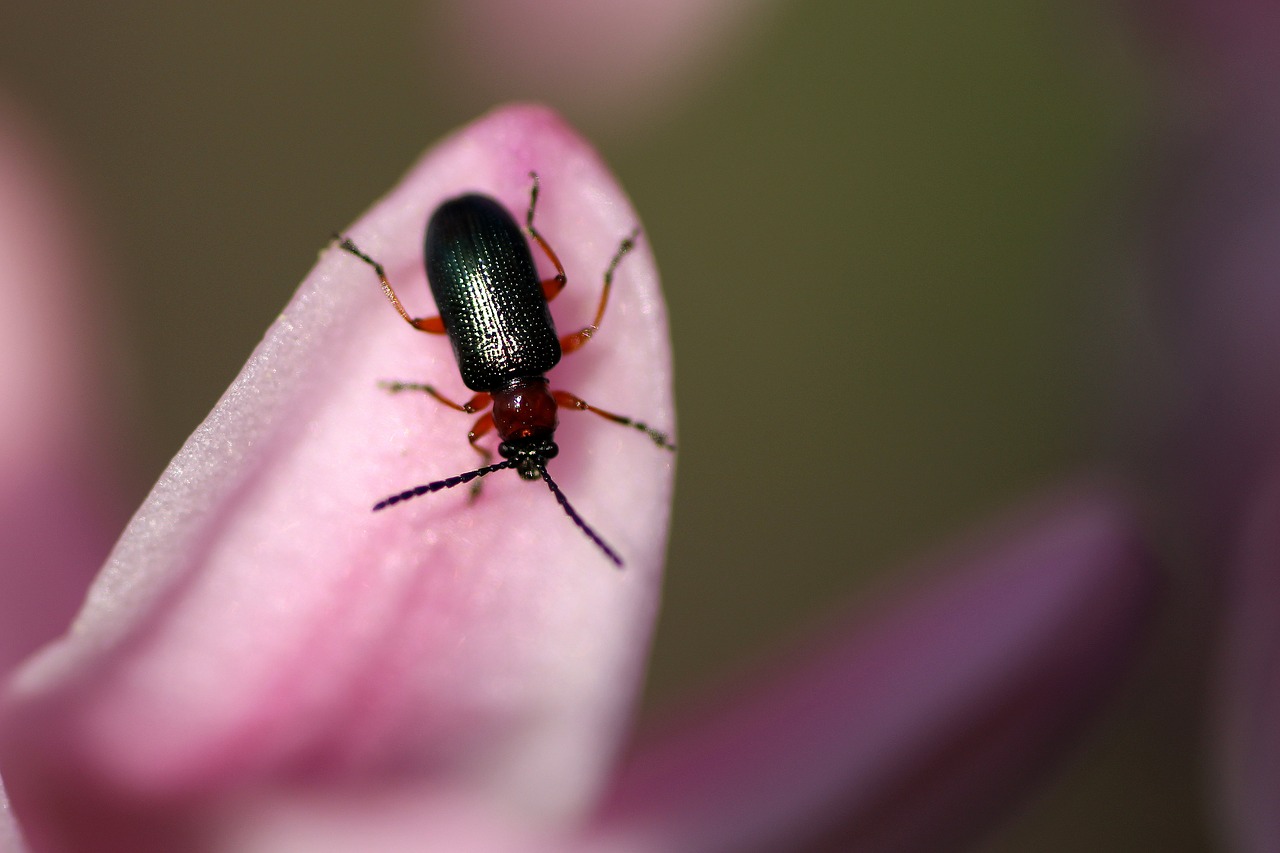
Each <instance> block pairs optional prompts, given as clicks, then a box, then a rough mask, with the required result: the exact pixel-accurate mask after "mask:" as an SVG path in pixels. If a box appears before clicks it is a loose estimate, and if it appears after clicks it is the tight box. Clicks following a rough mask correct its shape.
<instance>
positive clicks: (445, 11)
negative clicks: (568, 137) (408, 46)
mask: <svg viewBox="0 0 1280 853" xmlns="http://www.w3.org/2000/svg"><path fill="white" fill-rule="evenodd" d="M773 5H774V4H773V3H771V2H768V0H648V2H644V3H636V2H628V0H594V1H593V0H543V2H540V3H519V2H511V0H469V2H449V3H435V4H431V5H429V6H428V7H427V10H428V12H429V14H428V19H427V21H426V24H425V34H426V39H427V42H428V56H429V57H430V59H431V61H432V63H433V79H435V80H437V81H443V85H442V86H440V87H439V89H440V91H441V92H443V93H445V94H448V93H457V95H458V96H459V97H463V98H467V99H468V105H470V103H471V102H473V101H474V100H475V99H476V98H477V92H479V93H482V94H481V95H480V97H481V98H482V99H483V100H486V101H487V100H491V99H494V98H497V99H499V100H501V99H509V98H537V99H539V100H547V101H550V102H551V103H554V104H556V105H557V106H559V107H563V108H564V109H566V110H567V111H569V112H571V113H578V112H582V113H584V114H587V115H589V116H592V117H596V118H598V119H599V120H600V125H601V130H605V131H607V130H609V129H610V128H612V129H615V130H617V131H618V132H623V131H634V129H635V128H636V127H638V126H640V125H642V124H643V123H644V122H645V121H648V120H649V119H650V118H651V116H652V114H653V112H654V108H655V107H656V106H658V105H659V104H664V103H667V102H670V101H672V100H675V99H677V98H681V97H687V96H688V95H689V94H690V93H691V92H693V91H696V90H697V89H698V88H700V86H701V85H702V84H703V83H704V82H705V80H706V79H707V78H708V77H710V76H711V74H712V72H713V71H715V70H716V69H717V68H718V67H719V66H721V65H723V64H724V62H725V61H726V60H727V58H728V56H729V55H730V54H731V53H732V51H733V49H734V48H735V47H736V46H737V45H738V44H739V43H741V42H743V41H744V40H745V39H746V36H747V33H748V32H749V31H750V30H753V29H755V28H757V27H758V26H759V25H760V24H761V23H762V21H763V19H764V18H765V16H766V15H767V14H768V12H769V11H770V10H771V7H772V6H773Z"/></svg>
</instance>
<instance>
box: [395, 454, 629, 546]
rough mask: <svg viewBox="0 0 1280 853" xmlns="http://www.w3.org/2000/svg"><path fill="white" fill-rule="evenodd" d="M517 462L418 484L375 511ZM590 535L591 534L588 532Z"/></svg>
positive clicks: (500, 463)
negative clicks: (422, 484)
mask: <svg viewBox="0 0 1280 853" xmlns="http://www.w3.org/2000/svg"><path fill="white" fill-rule="evenodd" d="M515 464H516V463H514V462H512V461H511V460H510V459H506V460H504V461H502V462H498V463H495V464H493V465H486V466H484V467H483V468H477V469H476V470H474V471H468V472H467V473H465V474H459V475H458V476H456V477H446V478H445V479H443V480H436V481H435V482H434V483H427V484H426V485H425V486H416V487H414V488H412V489H408V490H407V491H403V492H401V493H400V494H398V495H392V496H391V497H389V498H387V499H386V500H382V501H378V502H377V503H376V504H374V505H373V511H374V512H377V511H378V510H380V509H386V508H387V507H389V506H395V505H396V504H398V503H400V502H401V501H407V500H409V499H411V498H417V497H421V496H422V495H425V494H427V493H429V492H438V491H440V490H441V489H452V488H453V487H454V486H461V485H462V484H463V483H470V482H471V481H472V480H474V479H476V478H477V477H483V476H485V475H486V474H492V473H493V472H494V471H501V470H502V469H503V468H514V467H515ZM544 473H545V472H544ZM579 524H581V522H579ZM588 535H591V534H590V533H588ZM606 550H607V549H606Z"/></svg>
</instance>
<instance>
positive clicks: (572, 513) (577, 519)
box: [492, 465, 622, 568]
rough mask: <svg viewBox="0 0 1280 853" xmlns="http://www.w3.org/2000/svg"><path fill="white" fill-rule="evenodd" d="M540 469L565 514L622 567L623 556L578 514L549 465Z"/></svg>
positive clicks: (607, 555)
mask: <svg viewBox="0 0 1280 853" xmlns="http://www.w3.org/2000/svg"><path fill="white" fill-rule="evenodd" d="M492 467H498V466H492ZM539 471H540V472H541V474H542V479H544V480H546V481H547V486H548V488H550V489H551V494H553V495H555V496H556V500H557V501H559V502H560V506H561V507H563V508H564V511H565V514H566V515H568V516H569V517H570V518H572V519H573V523H574V524H576V525H578V528H579V529H580V530H581V531H582V532H583V533H585V534H587V538H588V539H590V540H591V541H592V542H594V543H596V547H597V548H599V549H600V550H601V551H604V555H605V556H606V557H608V558H609V559H610V560H613V564H614V565H615V566H617V567H618V568H622V558H621V557H619V556H618V555H617V553H616V552H615V551H614V550H613V549H612V548H610V547H609V545H608V544H607V543H606V542H605V541H604V540H603V539H601V538H600V534H599V533H596V532H595V531H594V530H592V529H591V525H589V524H587V523H586V522H585V521H583V520H582V516H580V515H578V511H577V510H575V509H574V508H573V507H572V506H571V505H570V504H569V499H568V498H566V497H565V496H564V492H562V491H560V487H559V486H557V485H556V481H555V480H553V479H551V475H550V474H548V473H547V467H546V466H545V465H543V466H542V467H541V468H540V469H539Z"/></svg>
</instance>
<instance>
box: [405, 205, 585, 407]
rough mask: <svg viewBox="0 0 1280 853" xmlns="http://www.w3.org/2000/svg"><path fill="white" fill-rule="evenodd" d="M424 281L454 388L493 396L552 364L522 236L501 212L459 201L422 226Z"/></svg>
mask: <svg viewBox="0 0 1280 853" xmlns="http://www.w3.org/2000/svg"><path fill="white" fill-rule="evenodd" d="M424 249H425V255H426V267H427V280H428V281H429V282H430V284H431V292H432V294H433V295H434V296H435V299H436V306H437V308H438V309H439V311H440V317H441V318H442V319H443V321H444V327H445V330H446V331H447V332H448V333H449V340H450V341H451V342H452V343H453V352H454V356H455V357H456V358H457V360H458V370H459V372H460V373H461V374H462V381H463V382H464V383H465V384H466V386H467V387H468V388H470V389H471V390H473V391H493V390H495V389H497V388H500V387H503V386H505V385H506V384H507V383H508V382H509V380H511V379H513V378H516V377H528V376H541V375H543V374H544V373H546V372H547V371H549V370H550V369H551V368H553V367H555V366H556V364H557V363H558V362H559V361H560V341H559V339H558V338H557V337H556V327H555V324H554V323H553V322H552V320H551V312H550V310H549V309H548V308H547V300H546V297H545V296H544V295H543V293H542V284H541V282H540V280H539V279H538V271H537V268H536V267H534V265H533V256H532V255H531V254H530V252H529V244H528V242H527V241H526V240H525V237H524V233H523V232H522V231H521V230H520V227H519V226H518V225H516V222H515V220H514V219H513V218H512V217H511V214H509V213H508V212H507V210H506V208H504V207H503V206H502V205H500V204H499V203H498V202H496V201H494V200H493V199H491V198H488V197H487V196H482V195H464V196H461V197H459V198H455V199H452V200H450V201H447V202H445V203H444V204H442V205H441V206H440V207H439V208H438V209H437V210H436V212H435V214H434V215H433V216H432V217H431V222H430V223H429V224H428V226H427V236H426V243H425V246H424Z"/></svg>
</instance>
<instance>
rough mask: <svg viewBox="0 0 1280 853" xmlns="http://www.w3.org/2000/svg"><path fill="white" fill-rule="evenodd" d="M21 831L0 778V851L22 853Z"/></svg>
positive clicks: (23, 848) (23, 849)
mask: <svg viewBox="0 0 1280 853" xmlns="http://www.w3.org/2000/svg"><path fill="white" fill-rule="evenodd" d="M25 850H26V848H25V847H24V846H23V843H22V833H21V832H19V830H18V823H17V821H15V820H14V818H13V812H12V811H11V810H10V809H9V798H8V796H6V795H5V792H4V781H3V780H0V853H24V851H25Z"/></svg>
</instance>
